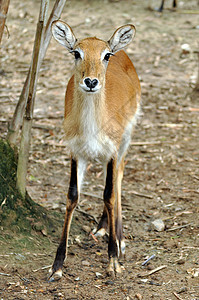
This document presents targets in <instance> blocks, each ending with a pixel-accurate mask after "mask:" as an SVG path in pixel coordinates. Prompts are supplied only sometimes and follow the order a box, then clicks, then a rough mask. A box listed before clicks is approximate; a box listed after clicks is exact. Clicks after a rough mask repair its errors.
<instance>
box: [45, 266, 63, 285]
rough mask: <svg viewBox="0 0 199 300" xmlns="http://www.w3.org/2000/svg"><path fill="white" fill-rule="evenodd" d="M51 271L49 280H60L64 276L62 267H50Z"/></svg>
mask: <svg viewBox="0 0 199 300" xmlns="http://www.w3.org/2000/svg"><path fill="white" fill-rule="evenodd" d="M49 273H50V276H49V277H48V281H49V282H53V281H58V280H60V279H61V277H62V269H59V270H57V271H53V269H52V268H50V270H49Z"/></svg>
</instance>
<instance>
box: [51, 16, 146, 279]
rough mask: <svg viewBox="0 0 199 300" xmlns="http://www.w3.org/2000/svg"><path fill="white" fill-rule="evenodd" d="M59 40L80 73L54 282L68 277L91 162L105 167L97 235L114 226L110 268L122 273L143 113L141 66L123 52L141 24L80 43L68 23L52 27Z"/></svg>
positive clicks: (67, 123) (72, 97)
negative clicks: (130, 171) (124, 184)
mask: <svg viewBox="0 0 199 300" xmlns="http://www.w3.org/2000/svg"><path fill="white" fill-rule="evenodd" d="M52 33H53V36H54V38H55V39H56V40H57V41H58V42H59V43H60V44H62V45H63V46H65V47H66V48H67V50H68V51H69V52H71V53H72V54H73V55H74V57H75V70H74V75H73V76H72V77H71V79H70V80H69V83H68V86H67V90H66V97H65V118H64V131H65V137H66V141H67V144H68V147H69V148H70V150H71V177H70V184H69V190H68V196H67V205H66V215H65V222H64V228H63V232H62V236H61V241H60V244H59V246H58V249H57V253H56V257H55V260H54V263H53V266H52V269H51V270H50V272H51V275H50V278H51V280H55V279H58V278H60V277H61V276H62V266H63V262H64V259H65V256H66V253H67V241H68V235H69V229H70V223H71V219H72V215H73V211H74V208H75V207H76V205H77V203H78V199H79V194H80V188H81V183H82V180H83V175H84V171H85V168H86V165H87V162H88V161H89V160H95V159H98V160H100V161H101V162H102V164H103V165H104V170H105V190H104V210H103V213H102V216H101V220H100V222H99V225H98V227H97V230H96V233H95V235H96V236H102V235H103V234H104V233H105V230H106V229H107V227H109V244H108V255H109V266H108V268H107V272H108V273H109V274H114V273H115V272H121V268H120V265H119V262H118V256H119V255H120V254H124V250H125V243H124V239H123V232H122V211H121V181H122V177H123V169H124V157H125V154H126V151H127V148H128V146H129V144H130V140H131V133H132V130H133V127H134V126H135V124H136V119H137V116H138V114H139V102H140V94H141V91H140V83H139V79H138V76H137V74H136V71H135V68H134V66H133V64H132V62H131V60H130V59H129V57H128V56H127V54H126V53H125V52H124V51H123V50H121V49H123V48H124V47H125V46H126V45H127V44H129V43H130V42H131V40H132V38H133V36H134V33H135V28H134V26H133V25H131V24H128V25H125V26H122V27H119V28H118V29H117V30H116V31H115V32H114V34H113V36H112V37H111V39H110V40H109V41H108V42H105V41H103V40H100V39H97V38H95V37H91V38H86V39H83V40H80V41H78V40H77V39H76V37H75V35H74V33H73V31H72V29H71V28H70V26H69V25H68V24H66V23H64V22H62V21H55V22H54V23H53V25H52Z"/></svg>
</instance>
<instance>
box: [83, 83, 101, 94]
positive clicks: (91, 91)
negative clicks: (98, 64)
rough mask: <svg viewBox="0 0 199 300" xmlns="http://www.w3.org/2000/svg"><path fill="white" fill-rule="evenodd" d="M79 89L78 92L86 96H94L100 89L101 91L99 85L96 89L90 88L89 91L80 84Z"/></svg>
mask: <svg viewBox="0 0 199 300" xmlns="http://www.w3.org/2000/svg"><path fill="white" fill-rule="evenodd" d="M79 87H80V90H81V91H83V92H85V93H88V94H91V95H92V94H95V93H97V92H98V91H99V90H100V89H101V85H100V84H99V85H97V86H96V87H94V88H92V89H89V88H88V87H87V86H86V85H85V84H82V83H80V84H79Z"/></svg>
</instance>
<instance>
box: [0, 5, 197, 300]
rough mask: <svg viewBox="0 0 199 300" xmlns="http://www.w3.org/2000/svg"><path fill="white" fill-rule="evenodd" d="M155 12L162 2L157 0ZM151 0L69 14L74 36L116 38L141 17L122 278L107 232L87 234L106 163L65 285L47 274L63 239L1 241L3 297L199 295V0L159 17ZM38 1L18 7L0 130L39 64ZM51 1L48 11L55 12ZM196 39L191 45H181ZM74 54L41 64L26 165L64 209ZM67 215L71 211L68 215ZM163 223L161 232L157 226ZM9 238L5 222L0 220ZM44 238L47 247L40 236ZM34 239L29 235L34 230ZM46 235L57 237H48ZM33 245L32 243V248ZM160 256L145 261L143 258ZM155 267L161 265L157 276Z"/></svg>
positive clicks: (42, 197) (38, 195)
mask: <svg viewBox="0 0 199 300" xmlns="http://www.w3.org/2000/svg"><path fill="white" fill-rule="evenodd" d="M150 3H151V6H152V7H153V8H154V7H158V6H159V1H158V0H157V1H155V0H154V1H150ZM148 4H149V2H148V1H130V0H129V1H119V2H108V1H88V0H83V1H68V2H67V4H66V7H65V9H64V12H63V14H62V19H63V20H65V21H66V22H68V23H69V24H70V25H71V26H72V28H74V32H75V34H76V36H77V37H79V38H82V37H86V36H94V35H96V36H97V37H100V38H103V39H108V38H109V37H110V36H111V35H112V33H113V31H114V29H115V28H117V27H118V26H120V25H122V24H125V23H133V24H134V25H135V26H136V29H137V34H136V37H135V39H134V41H133V43H132V44H131V45H130V46H129V47H128V49H127V53H128V54H129V56H130V58H131V59H132V61H133V62H134V65H135V67H136V69H137V72H138V74H139V77H140V80H141V86H142V111H143V116H142V118H141V120H140V121H139V124H138V126H137V128H136V131H135V134H134V136H133V140H132V145H131V147H130V149H129V152H128V155H127V158H126V168H125V174H124V181H123V193H122V202H123V218H124V234H125V238H126V244H127V247H126V257H125V259H123V260H121V264H122V266H123V273H122V275H121V276H120V277H116V278H115V279H112V278H108V277H107V276H106V272H105V268H106V266H107V262H108V257H107V238H106V237H105V238H104V239H102V240H99V241H98V242H96V241H95V240H93V238H92V237H91V236H90V235H89V231H90V230H92V229H93V228H94V227H95V226H96V220H99V216H100V212H101V211H102V208H103V201H102V199H101V198H102V193H103V174H102V169H101V166H100V165H99V164H96V165H94V164H90V165H89V166H88V169H87V176H86V178H85V182H84V187H83V191H82V196H81V201H80V203H79V206H78V209H77V211H76V212H75V214H74V224H78V228H76V229H75V230H74V229H73V228H72V232H71V238H70V246H69V254H68V259H67V261H66V263H65V266H64V270H63V271H64V275H63V277H62V279H61V280H60V281H58V282H54V283H49V282H48V281H47V280H46V278H47V274H48V266H49V265H50V264H52V261H53V258H54V254H55V251H56V247H57V245H58V242H59V238H60V229H59V230H58V232H57V237H56V238H53V239H52V238H51V237H50V236H49V234H48V233H44V232H43V235H45V237H41V239H40V238H39V237H38V236H37V239H36V238H35V240H34V243H35V245H34V247H32V246H29V243H28V242H27V241H25V242H24V243H21V245H22V246H21V247H19V246H16V245H18V240H19V239H21V237H18V236H16V237H15V238H14V240H12V241H10V242H9V240H8V239H7V240H6V239H5V242H3V241H2V242H1V245H0V251H1V253H0V298H1V299H3V300H5V299H126V300H127V299H192V300H193V299H194V300H195V299H199V275H198V271H199V255H198V252H199V218H198V213H199V134H198V131H199V101H198V100H199V94H197V93H193V92H192V91H193V86H194V82H195V80H196V76H197V68H198V65H197V57H196V55H195V54H194V50H197V49H198V42H199V27H198V26H199V18H198V12H199V11H198V9H199V8H198V6H197V1H196V0H195V1H194V0H193V1H192V0H191V1H179V8H178V10H177V11H171V10H169V9H168V8H170V6H171V3H170V1H165V4H166V9H165V10H164V12H163V13H162V14H160V13H157V12H155V11H151V10H148V9H147V6H148ZM39 5H40V1H35V0H34V1H33V0H31V1H19V0H13V1H11V3H10V8H9V14H8V19H7V26H8V30H9V34H10V37H9V39H8V37H7V34H4V37H3V41H2V45H1V53H0V61H1V66H0V69H1V72H0V128H1V136H2V137H5V136H6V131H7V122H8V121H9V120H10V119H11V118H12V115H13V112H14V108H15V105H16V103H17V101H18V97H19V95H20V91H21V89H22V86H23V82H24V81H25V78H26V74H27V70H28V68H29V63H30V60H31V53H32V47H33V42H34V34H35V28H36V23H37V18H38V13H39ZM52 5H53V1H51V3H50V6H51V7H52ZM183 44H188V45H189V47H190V49H189V50H188V51H185V50H183V49H182V45H183ZM72 68H73V59H72V57H71V56H70V54H68V53H67V52H66V50H65V49H64V48H62V47H61V46H60V45H58V44H57V43H56V42H55V41H53V40H52V42H51V44H50V46H49V49H48V52H47V55H46V58H45V61H44V63H43V65H42V69H41V72H40V78H39V83H38V90H37V99H36V107H35V120H34V126H33V130H32V146H31V155H30V163H29V171H28V187H27V188H28V191H29V193H30V195H31V197H32V198H33V200H35V201H36V202H37V203H39V204H41V205H43V206H45V207H47V208H49V209H55V210H59V211H63V212H64V209H65V201H66V193H67V186H68V181H69V171H70V169H69V164H70V161H69V158H70V154H69V152H68V150H67V148H66V145H65V142H64V134H63V129H62V121H63V112H64V93H65V88H66V84H67V81H68V79H69V78H70V75H71V72H72ZM63 218H64V216H63ZM155 219H161V220H162V221H163V222H164V224H165V230H163V231H161V232H158V231H156V230H155V229H154V227H153V226H152V225H151V222H152V221H153V220H155ZM0 229H1V233H2V235H3V234H4V235H5V231H4V228H2V227H0ZM44 238H45V239H46V243H44V242H43V239H44ZM30 239H31V237H30ZM48 241H49V242H48ZM31 245H32V244H31ZM153 254H154V255H155V257H154V258H153V259H151V260H150V261H149V263H148V264H146V265H145V266H142V263H143V262H144V261H145V260H146V259H147V258H148V257H150V256H151V255H153ZM158 267H162V269H161V268H160V270H159V271H157V272H155V273H152V274H150V272H151V271H152V270H154V269H156V268H158Z"/></svg>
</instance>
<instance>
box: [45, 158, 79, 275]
mask: <svg viewBox="0 0 199 300" xmlns="http://www.w3.org/2000/svg"><path fill="white" fill-rule="evenodd" d="M77 201H78V190H77V162H76V161H75V160H74V159H71V177H70V184H69V190H68V199H67V205H66V214H65V221H64V227H63V231H62V236H61V241H60V244H59V246H58V248H57V252H56V257H55V260H54V263H53V266H52V274H51V276H50V277H52V276H53V274H54V273H55V272H57V271H59V272H60V273H61V269H62V266H63V263H64V259H65V257H66V250H67V249H66V247H67V240H68V234H69V229H70V223H71V219H72V213H73V210H74V208H75V207H76V205H77ZM59 276H60V277H61V275H59Z"/></svg>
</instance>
